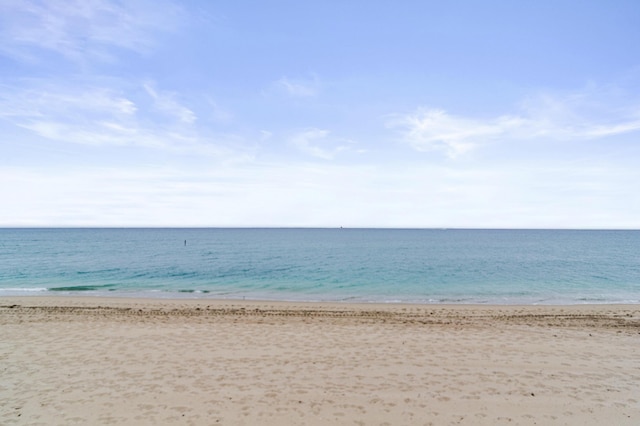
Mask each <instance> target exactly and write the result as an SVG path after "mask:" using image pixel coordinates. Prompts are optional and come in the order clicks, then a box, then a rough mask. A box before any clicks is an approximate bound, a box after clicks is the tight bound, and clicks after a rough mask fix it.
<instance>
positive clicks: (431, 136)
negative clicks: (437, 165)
mask: <svg viewBox="0 0 640 426" xmlns="http://www.w3.org/2000/svg"><path fill="white" fill-rule="evenodd" d="M612 111H615V113H613V114H612ZM386 125H387V127H388V128H392V129H396V130H398V131H399V132H400V134H401V137H402V140H403V141H404V142H405V143H407V144H409V145H410V146H411V147H413V148H414V149H416V150H418V151H441V152H443V153H444V154H445V155H447V156H448V157H450V158H456V157H458V156H460V155H463V154H465V153H467V152H469V151H470V150H472V149H474V148H475V147H477V146H479V145H482V144H484V143H488V142H491V141H497V140H509V141H516V140H524V139H535V138H547V139H554V140H575V139H595V138H603V137H607V136H614V135H619V134H624V133H630V132H634V131H638V130H640V107H639V106H638V105H637V104H636V105H634V104H631V105H626V106H624V107H620V106H617V107H616V108H613V107H612V106H611V104H608V103H606V102H603V101H601V100H599V99H595V98H594V94H592V93H589V92H584V93H574V94H570V95H566V96H551V95H548V94H543V95H538V96H535V97H530V98H528V99H526V100H525V101H523V102H521V104H520V105H519V108H518V111H517V112H515V113H512V114H508V115H501V116H498V117H495V118H478V117H466V116H458V115H453V114H449V113H448V112H446V111H444V110H442V109H425V108H419V109H417V110H416V111H414V112H412V113H409V114H393V115H391V116H390V117H389V118H388V120H387V122H386Z"/></svg>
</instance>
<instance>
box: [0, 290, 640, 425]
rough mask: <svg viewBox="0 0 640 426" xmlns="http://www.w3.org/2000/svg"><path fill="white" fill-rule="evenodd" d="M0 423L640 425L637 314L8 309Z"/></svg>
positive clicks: (71, 303) (271, 306) (57, 302)
mask: <svg viewBox="0 0 640 426" xmlns="http://www.w3.org/2000/svg"><path fill="white" fill-rule="evenodd" d="M0 424H3V425H12V424H42V425H72V424H82V425H88V424H125V425H126V424H130V425H145V424H147V425H159V424H184V425H210V424H228V425H240V424H245V425H265V424H266V425H293V424H309V425H314V424H362V425H377V424H390V425H403V424H404V425H420V424H435V425H448V424H469V425H499V424H523V425H534V424H537V425H556V424H557V425H565V424H568V425H589V424H594V425H605V424H606V425H638V424H640V306H637V305H634V306H611V305H608V306H597V305H596V306H570V307H532V306H529V307H519V306H494V307H488V306H440V305H435V306H431V305H340V304H303V303H297V304H296V303H270V302H234V301H212V300H198V301H195V300H170V301H163V300H133V299H106V298H80V297H78V298H66V297H53V298H40V297H33V298H31V297H29V298H10V297H5V298H1V299H0Z"/></svg>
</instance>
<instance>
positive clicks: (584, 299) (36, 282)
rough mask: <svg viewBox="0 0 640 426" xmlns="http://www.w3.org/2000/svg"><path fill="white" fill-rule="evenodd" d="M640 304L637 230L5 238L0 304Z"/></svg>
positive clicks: (28, 234) (14, 233) (27, 233)
mask: <svg viewBox="0 0 640 426" xmlns="http://www.w3.org/2000/svg"><path fill="white" fill-rule="evenodd" d="M79 292H80V293H82V294H85V295H97V296H100V295H109V296H115V295H124V296H126V295H129V296H151V297H216V298H233V299H242V298H247V299H269V300H305V301H354V302H411V303H492V304H496V303H497V304H520V303H525V304H537V303H539V304H577V303H640V231H577V230H424V229H422V230H413V229H406V230H405V229H215V228H213V229H212V228H209V229H0V295H3V294H4V295H10V294H77V293H79Z"/></svg>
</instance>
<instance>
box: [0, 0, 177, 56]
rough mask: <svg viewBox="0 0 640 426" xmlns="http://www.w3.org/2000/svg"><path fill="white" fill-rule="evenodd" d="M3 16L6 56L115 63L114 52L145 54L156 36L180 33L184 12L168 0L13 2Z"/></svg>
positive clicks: (0, 8) (1, 39)
mask: <svg viewBox="0 0 640 426" xmlns="http://www.w3.org/2000/svg"><path fill="white" fill-rule="evenodd" d="M0 12H2V13H0V16H5V18H0V28H1V29H0V51H3V52H4V53H5V54H8V55H11V56H13V57H17V58H20V59H23V60H28V61H35V62H37V61H39V59H38V57H39V53H40V52H41V51H42V50H45V51H49V52H54V53H56V54H60V55H62V56H64V57H66V58H68V59H72V60H82V59H86V58H89V59H97V60H101V61H111V60H114V59H115V57H116V56H115V55H114V54H112V52H111V50H112V49H114V48H115V49H126V50H130V51H135V52H138V53H144V52H147V51H149V50H150V49H151V48H152V47H153V46H154V37H153V34H155V33H157V32H165V31H170V30H172V29H174V28H176V27H177V26H178V25H179V22H180V16H181V15H183V13H184V12H183V11H182V9H181V8H179V7H178V6H176V5H174V4H172V3H170V2H168V1H162V2H161V4H158V2H156V1H154V2H147V1H132V2H129V1H127V2H118V3H116V2H112V1H107V0H93V1H90V2H88V1H83V0H69V1H48V2H40V1H33V0H22V1H10V2H3V4H2V5H0Z"/></svg>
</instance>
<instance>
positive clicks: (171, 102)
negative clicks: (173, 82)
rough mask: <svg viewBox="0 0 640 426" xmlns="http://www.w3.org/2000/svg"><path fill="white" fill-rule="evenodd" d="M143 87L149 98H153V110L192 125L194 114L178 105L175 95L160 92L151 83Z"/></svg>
mask: <svg viewBox="0 0 640 426" xmlns="http://www.w3.org/2000/svg"><path fill="white" fill-rule="evenodd" d="M143 87H144V89H145V90H146V91H147V93H148V94H149V96H151V97H152V98H153V100H154V105H155V108H156V109H157V110H158V111H160V112H162V113H164V114H166V115H168V116H169V117H172V118H175V119H177V120H178V121H181V122H182V123H185V124H193V123H194V122H195V121H196V119H197V117H196V114H195V113H194V112H193V111H192V110H190V109H189V108H187V107H185V106H184V105H182V104H180V103H179V102H178V101H177V100H176V97H177V95H176V94H175V93H170V92H160V91H158V90H156V89H155V88H154V87H153V84H152V83H145V84H144V85H143Z"/></svg>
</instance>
